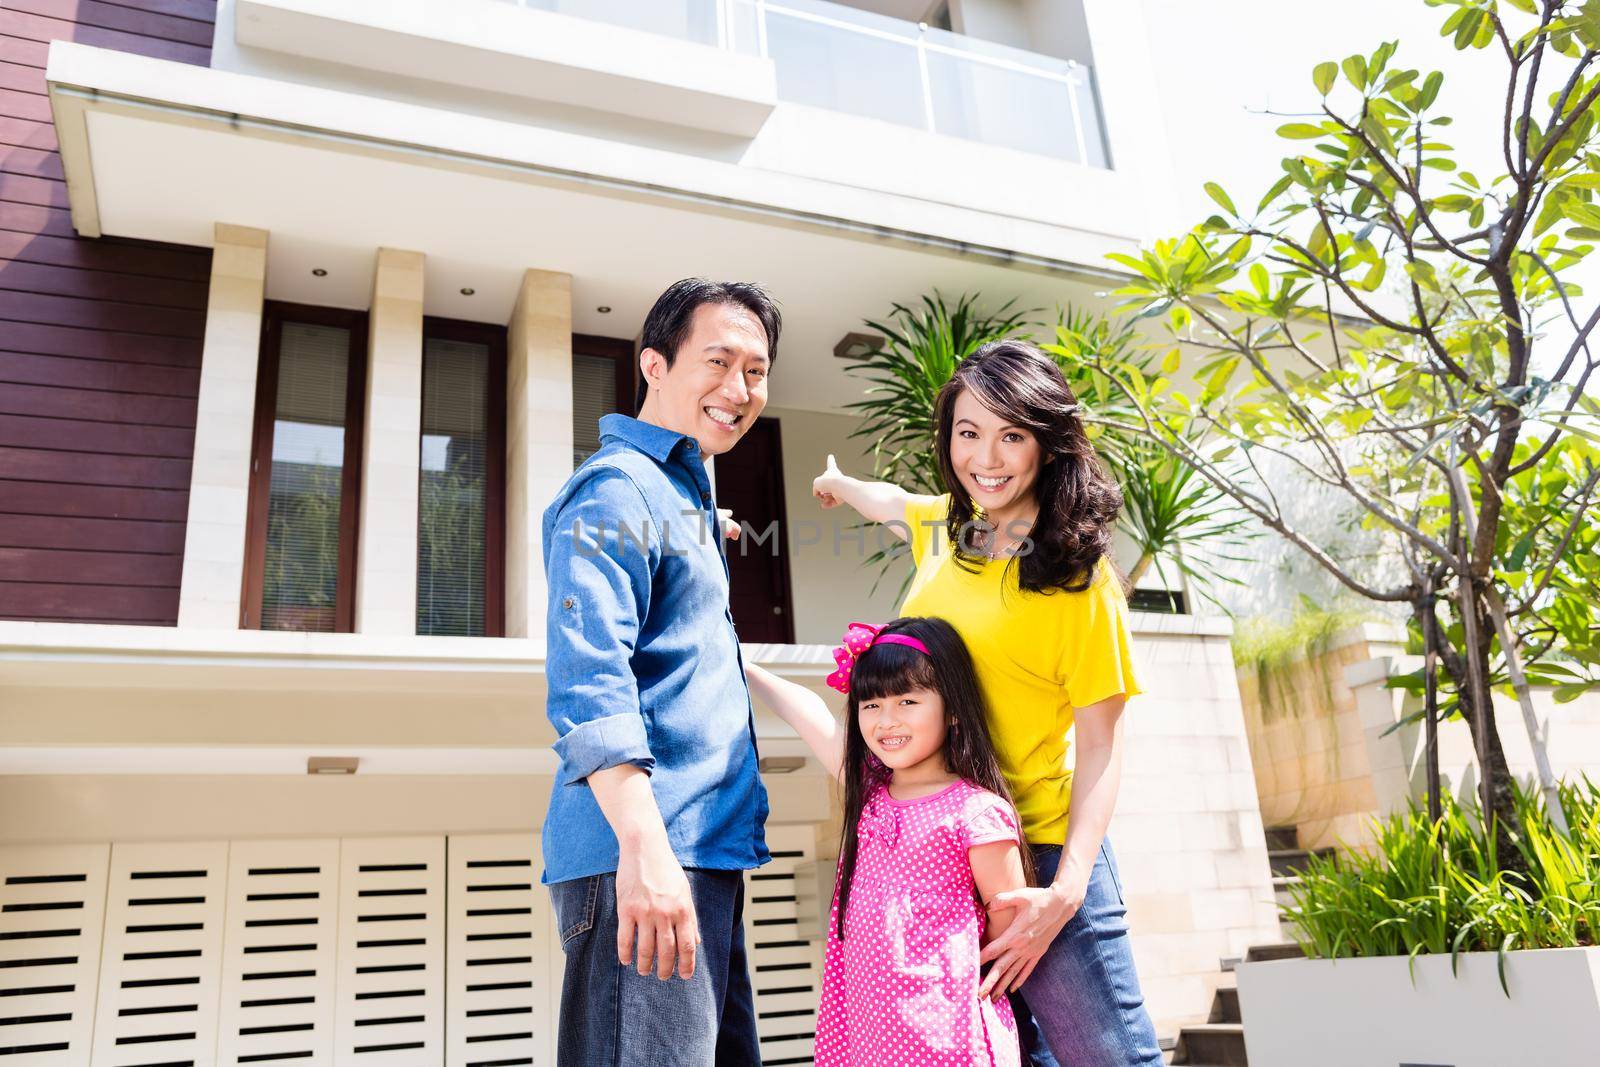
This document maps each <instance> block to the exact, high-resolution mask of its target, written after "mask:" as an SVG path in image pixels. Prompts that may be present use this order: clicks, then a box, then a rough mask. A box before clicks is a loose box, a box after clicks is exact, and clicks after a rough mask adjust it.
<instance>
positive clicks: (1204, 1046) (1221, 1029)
mask: <svg viewBox="0 0 1600 1067" xmlns="http://www.w3.org/2000/svg"><path fill="white" fill-rule="evenodd" d="M1172 1062H1173V1063H1177V1064H1190V1065H1195V1064H1205V1065H1207V1067H1248V1065H1249V1063H1250V1061H1249V1059H1248V1058H1246V1056H1245V1050H1244V1026H1243V1024H1241V1023H1193V1024H1190V1025H1189V1026H1185V1027H1184V1028H1183V1029H1182V1031H1180V1032H1179V1034H1178V1051H1177V1053H1176V1054H1175V1055H1174V1057H1173V1060H1172Z"/></svg>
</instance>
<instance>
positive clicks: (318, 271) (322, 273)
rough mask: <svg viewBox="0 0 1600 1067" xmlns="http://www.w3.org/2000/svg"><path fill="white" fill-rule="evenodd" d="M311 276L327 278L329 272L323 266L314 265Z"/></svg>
mask: <svg viewBox="0 0 1600 1067" xmlns="http://www.w3.org/2000/svg"><path fill="white" fill-rule="evenodd" d="M311 276H312V277H313V278H326V277H327V276H328V272H327V271H326V270H324V269H323V268H321V267H312V268H311Z"/></svg>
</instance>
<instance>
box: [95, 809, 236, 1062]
mask: <svg viewBox="0 0 1600 1067" xmlns="http://www.w3.org/2000/svg"><path fill="white" fill-rule="evenodd" d="M227 877H228V843H227V842H226V841H202V842H186V843H182V844H117V845H113V846H112V848H111V876H110V879H109V880H108V882H107V885H106V923H105V943H104V946H103V947H102V949H101V954H100V956H101V964H100V1001H99V1006H98V1008H97V1010H96V1021H95V1033H94V1065H95V1067H146V1065H152V1064H162V1065H171V1067H179V1065H181V1067H211V1064H213V1063H214V1062H215V1061H216V1051H217V993H218V986H219V980H220V977H221V971H222V921H223V904H224V900H225V899H226V884H227Z"/></svg>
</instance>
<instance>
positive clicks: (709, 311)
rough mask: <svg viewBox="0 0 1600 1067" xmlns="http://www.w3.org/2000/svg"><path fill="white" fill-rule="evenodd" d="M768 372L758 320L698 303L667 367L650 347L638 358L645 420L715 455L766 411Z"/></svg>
mask: <svg viewBox="0 0 1600 1067" xmlns="http://www.w3.org/2000/svg"><path fill="white" fill-rule="evenodd" d="M771 367H772V361H771V360H770V359H769V358H768V355H767V334H766V331H765V330H764V329H763V328H762V326H761V320H760V319H758V318H756V317H755V316H754V315H752V314H751V313H750V312H749V311H748V310H747V309H745V308H744V307H742V306H740V305H739V304H701V305H700V306H699V307H697V308H695V310H694V317H693V318H692V319H691V320H690V329H689V336H688V337H687V338H686V339H685V340H684V342H683V344H682V345H680V346H679V347H678V355H677V358H676V359H674V360H673V361H672V365H671V366H668V365H667V359H666V356H665V355H663V354H662V353H660V352H657V351H656V350H655V349H653V348H647V349H645V350H644V352H643V353H641V354H640V357H639V369H640V370H641V371H642V372H643V374H644V376H645V380H646V381H648V382H649V383H650V387H651V388H650V394H649V397H648V399H647V400H646V401H645V404H646V409H647V412H648V414H649V416H650V421H652V422H655V423H657V424H658V425H661V426H665V427H666V428H667V429H669V430H676V431H677V432H678V433H681V434H685V435H686V436H689V437H693V438H694V439H695V440H696V441H698V442H699V443H700V451H701V453H702V454H703V455H707V456H717V455H721V454H722V453H724V452H726V451H728V449H730V448H732V447H733V446H734V445H736V444H738V442H739V438H741V437H743V436H744V435H745V431H747V430H749V429H750V426H751V424H752V423H754V422H755V421H756V416H758V415H760V414H761V410H762V409H763V408H765V407H766V406H767V374H768V372H769V371H770V370H771ZM641 414H645V412H641Z"/></svg>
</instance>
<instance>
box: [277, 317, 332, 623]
mask: <svg viewBox="0 0 1600 1067" xmlns="http://www.w3.org/2000/svg"><path fill="white" fill-rule="evenodd" d="M349 374H350V331H349V330H346V329H343V328H340V327H337V326H320V325H313V324H311V323H304V322H285V323H283V326H282V334H281V341H280V346H279V351H278V395H277V398H276V400H275V406H274V409H273V429H272V473H271V476H270V483H269V488H268V505H267V534H266V570H265V574H264V576H263V580H262V589H261V628H262V629H263V630H316V631H323V632H330V633H331V632H332V631H333V630H334V629H335V623H336V614H335V609H336V606H337V586H338V578H339V511H340V507H341V503H342V500H341V496H342V488H343V481H344V455H345V392H346V388H347V384H348V380H349Z"/></svg>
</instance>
